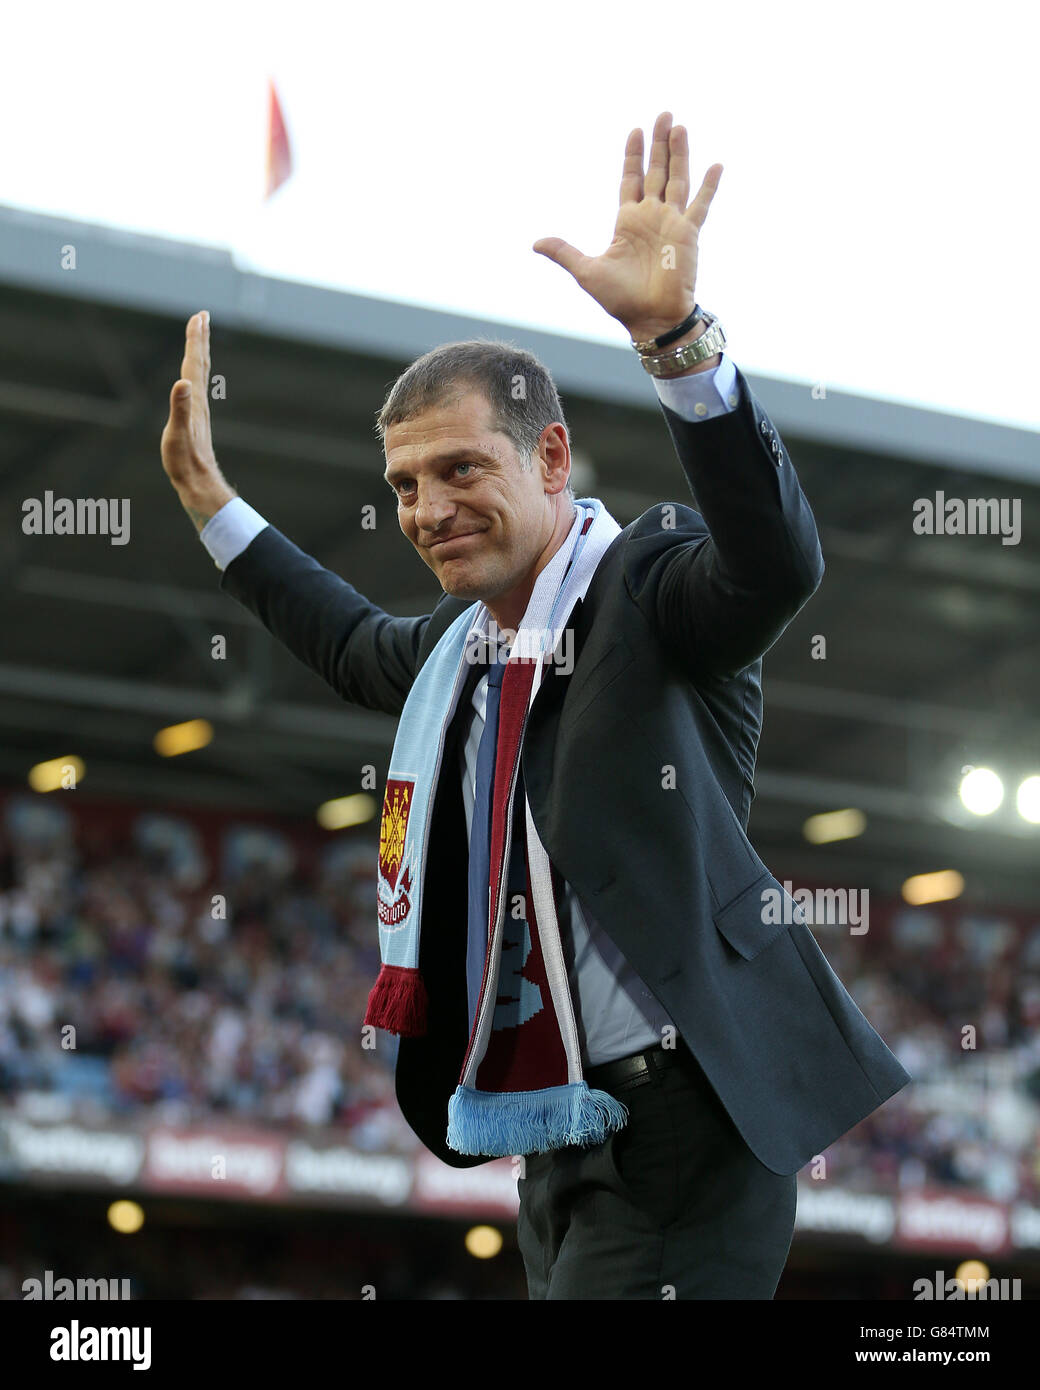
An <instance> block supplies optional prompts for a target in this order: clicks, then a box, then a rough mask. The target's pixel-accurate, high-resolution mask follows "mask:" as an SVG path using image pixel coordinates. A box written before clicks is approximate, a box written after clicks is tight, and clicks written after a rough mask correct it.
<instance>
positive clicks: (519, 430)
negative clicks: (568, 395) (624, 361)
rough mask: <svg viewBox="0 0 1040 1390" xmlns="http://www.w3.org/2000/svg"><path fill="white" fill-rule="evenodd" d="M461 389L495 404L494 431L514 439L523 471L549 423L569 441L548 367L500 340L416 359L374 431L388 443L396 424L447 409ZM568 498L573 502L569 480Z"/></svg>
mask: <svg viewBox="0 0 1040 1390" xmlns="http://www.w3.org/2000/svg"><path fill="white" fill-rule="evenodd" d="M460 386H461V387H469V388H471V389H474V388H475V389H476V390H478V391H480V392H481V393H482V394H483V396H484V397H485V398H486V400H487V401H488V402H489V404H490V406H491V419H492V428H493V429H496V430H498V431H499V432H500V433H502V434H504V435H505V436H506V437H507V438H508V439H509V441H510V442H511V443H512V445H513V447H514V448H515V449H516V452H517V453H518V454H519V456H520V461H521V466H522V467H523V468H525V469H529V468H530V467H531V455H532V454H533V453H534V451H535V449H536V448H537V447H538V441H539V439H540V438H541V435H542V431H543V430H544V429H545V427H546V425H552V424H555V423H559V424H561V425H563V427H564V429H565V430H567V441H568V443H569V442H570V430H569V429H568V428H567V421H566V420H565V419H564V415H563V406H562V405H561V403H560V397H559V393H558V392H557V390H556V385H555V383H554V382H553V379H552V377H551V376H550V374H549V369H548V368H547V367H546V366H544V365H543V364H542V363H541V362H539V360H538V358H537V357H535V355H534V353H531V352H528V351H527V350H526V349H525V348H521V347H516V346H515V344H513V343H508V342H505V341H503V340H502V339H498V338H470V339H468V340H467V341H465V342H461V343H444V344H443V345H442V346H441V347H436V348H433V349H432V350H431V351H430V352H427V353H424V354H423V356H422V357H418V358H416V360H415V361H414V362H413V363H412V365H411V366H410V367H408V368H407V370H405V371H404V372H402V373H401V375H400V376H399V377H398V378H397V380H396V381H395V382H394V384H393V386H392V387H391V388H390V390H389V392H388V394H387V397H386V400H385V401H384V402H383V405H382V407H381V409H380V410H379V413H378V417H377V419H376V426H375V428H376V432H377V434H378V435H379V438H380V441H382V442H384V443H385V439H386V432H387V430H388V429H390V427H391V426H392V425H399V424H401V423H403V422H404V421H406V420H413V419H414V418H415V417H416V416H417V415H422V414H423V413H424V412H425V411H427V410H432V409H435V408H436V407H437V406H440V405H443V404H444V403H445V401H446V400H447V399H448V398H449V397H450V396H451V395H452V394H453V393H454V392H455V390H456V389H457V388H458V387H460ZM564 495H565V496H566V497H568V498H569V499H570V500H571V501H572V502H573V501H574V489H573V488H572V487H571V481H570V479H569V478H568V479H567V486H566V488H565V489H564Z"/></svg>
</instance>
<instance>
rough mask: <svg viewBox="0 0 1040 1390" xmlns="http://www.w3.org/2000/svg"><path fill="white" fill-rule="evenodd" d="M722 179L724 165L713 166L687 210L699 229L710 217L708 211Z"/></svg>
mask: <svg viewBox="0 0 1040 1390" xmlns="http://www.w3.org/2000/svg"><path fill="white" fill-rule="evenodd" d="M721 178H722V165H721V164H713V165H712V166H711V168H710V169H709V170H708V172H707V173H706V174H705V175H704V181H703V183H702V184H701V186H700V188H699V189H698V190H697V196H696V198H694V200H693V202H692V203H691V204H690V206H689V207H688V208H687V209H686V216H687V217H688V218H689V220H690V221H691V222H693V223H694V224H695V225H696V226H698V227H702V226H703V225H704V219H705V218H706V217H707V215H708V209H709V207H711V200H712V198H714V197H715V190H716V189H717V188H718V186H719V179H721Z"/></svg>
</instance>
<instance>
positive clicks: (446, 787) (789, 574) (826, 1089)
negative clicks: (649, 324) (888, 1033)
mask: <svg viewBox="0 0 1040 1390" xmlns="http://www.w3.org/2000/svg"><path fill="white" fill-rule="evenodd" d="M737 379H738V389H739V393H740V399H739V404H738V406H737V408H736V409H735V410H733V411H732V412H731V413H729V414H727V415H723V416H720V417H717V418H713V419H708V420H703V421H697V422H689V421H684V420H682V419H681V418H680V417H679V416H677V415H676V414H675V413H674V412H672V411H671V410H669V409H668V408H667V407H666V406H663V405H662V410H663V411H664V414H665V418H666V421H667V424H668V428H669V430H670V432H671V435H672V440H673V442H674V445H675V449H676V453H677V455H678V458H679V462H680V464H681V465H682V468H683V471H684V473H685V475H686V479H687V482H688V484H689V486H690V489H691V491H692V493H693V496H694V500H695V501H696V503H697V506H698V509H699V510H698V511H694V510H693V509H692V508H690V507H688V506H685V505H683V504H681V503H662V504H661V505H660V506H656V507H651V508H650V509H649V510H648V511H646V512H644V513H643V515H642V516H641V517H639V519H638V520H637V521H634V522H632V524H631V525H629V526H626V527H625V528H624V530H623V531H622V532H621V534H620V535H619V536H618V537H617V538H616V539H615V540H614V542H613V543H612V545H611V546H610V548H609V549H608V550H607V552H606V554H605V555H604V557H603V559H602V561H601V562H600V565H599V567H598V569H597V571H596V574H595V576H594V578H593V581H592V583H591V585H590V587H589V590H588V592H587V594H586V597H585V601H584V602H583V603H581V604H580V605H579V606H578V608H577V610H576V611H575V613H574V615H573V617H572V620H571V626H572V628H573V629H574V646H573V652H574V655H575V664H574V668H573V670H572V671H571V672H570V673H569V674H567V675H564V674H561V669H560V666H561V664H562V663H561V664H553V665H550V666H549V667H548V669H547V672H546V675H545V677H544V679H543V682H542V687H541V689H540V690H539V692H538V694H537V696H536V698H535V701H534V704H533V706H532V708H531V711H530V715H529V719H528V725H527V729H526V731H525V734H524V744H523V752H522V760H523V773H524V778H525V785H526V788H527V794H528V797H529V799H530V803H531V812H532V815H533V817H534V821H535V824H536V826H537V828H538V833H539V836H540V837H541V840H542V843H543V845H544V846H545V849H546V852H547V854H548V855H549V858H550V859H551V861H552V863H553V864H554V865H555V867H556V868H557V869H558V870H559V872H560V874H562V876H563V878H564V879H565V880H567V881H568V882H569V883H570V884H571V886H572V887H573V889H574V891H575V892H576V893H577V894H578V896H579V898H580V899H581V900H582V902H583V903H584V904H587V906H588V909H589V911H590V912H591V913H592V915H593V916H594V917H595V919H596V920H597V922H598V923H599V924H600V925H601V926H602V927H603V929H604V930H605V931H606V932H607V934H608V935H609V936H610V938H611V939H612V940H613V941H614V942H615V943H616V945H617V946H618V948H619V950H620V951H621V952H622V954H623V955H624V956H625V957H626V959H627V960H629V961H630V962H631V964H632V965H633V967H634V968H635V970H636V971H637V972H638V974H639V975H640V976H641V977H642V979H643V980H644V981H645V982H646V985H647V988H648V989H650V990H651V991H652V992H653V994H654V995H655V996H656V997H657V998H658V999H659V1000H660V1002H661V1004H662V1005H663V1007H664V1008H665V1010H666V1011H667V1013H668V1015H669V1016H670V1017H671V1018H672V1019H673V1020H674V1022H675V1024H676V1026H677V1028H678V1030H679V1033H680V1035H681V1036H682V1037H683V1039H684V1040H685V1041H686V1043H687V1045H688V1046H689V1047H690V1049H691V1051H692V1052H693V1053H694V1055H695V1056H696V1058H697V1060H698V1062H699V1063H700V1065H701V1066H702V1067H703V1069H704V1071H705V1073H706V1074H707V1076H708V1079H709V1080H710V1082H711V1084H712V1085H713V1087H714V1088H715V1090H716V1091H717V1092H718V1095H719V1097H720V1098H721V1100H722V1103H723V1105H724V1106H725V1107H726V1109H727V1111H728V1112H729V1114H730V1115H731V1117H732V1119H733V1121H734V1123H735V1124H736V1126H737V1128H738V1130H739V1131H740V1133H741V1134H742V1135H743V1137H744V1139H745V1141H746V1142H747V1144H748V1146H749V1147H750V1149H751V1150H752V1152H753V1153H754V1154H755V1155H756V1157H757V1158H758V1159H759V1160H760V1161H761V1162H762V1163H763V1164H764V1165H765V1166H766V1167H767V1168H769V1169H770V1170H771V1171H773V1172H775V1173H781V1174H790V1173H794V1172H796V1171H797V1170H798V1169H799V1168H801V1167H803V1166H804V1165H805V1164H806V1163H808V1162H809V1161H810V1159H812V1158H813V1157H814V1155H816V1154H819V1153H820V1152H822V1150H824V1149H825V1148H826V1147H827V1146H828V1145H829V1144H831V1143H833V1141H834V1140H836V1139H838V1138H839V1137H840V1136H841V1135H843V1134H845V1133H846V1132H847V1131H848V1130H849V1129H851V1128H852V1126H853V1125H855V1124H857V1123H858V1122H859V1121H860V1120H862V1119H863V1118H864V1117H865V1116H867V1115H869V1114H870V1113H871V1112H872V1111H873V1110H876V1109H877V1108H878V1106H880V1105H881V1104H883V1102H884V1101H886V1100H887V1099H888V1098H889V1097H890V1096H892V1095H893V1094H894V1093H895V1092H896V1091H898V1090H900V1089H901V1088H902V1087H903V1086H905V1085H906V1083H907V1082H908V1081H909V1080H910V1076H909V1074H908V1073H907V1072H906V1071H905V1070H904V1068H903V1067H902V1066H901V1065H900V1063H899V1062H898V1061H897V1060H896V1058H895V1057H894V1056H893V1054H892V1053H891V1052H890V1051H889V1049H888V1048H887V1047H886V1045H885V1043H884V1042H883V1041H882V1039H881V1038H880V1037H879V1036H878V1034H877V1033H876V1032H875V1030H874V1029H873V1028H872V1027H871V1025H870V1024H869V1023H868V1022H867V1020H866V1019H865V1018H864V1016H863V1014H862V1013H861V1012H860V1010H859V1009H858V1008H857V1007H856V1005H855V1003H854V1002H853V1001H852V999H851V997H850V996H849V994H848V993H847V991H846V990H845V988H844V987H843V985H842V984H841V982H840V980H839V979H838V978H837V976H836V975H835V973H834V971H833V970H832V969H831V967H830V965H829V964H828V962H827V960H826V958H825V957H824V955H823V952H822V951H821V950H820V948H819V946H818V945H817V943H816V940H815V938H814V937H813V934H812V932H811V931H810V930H809V928H808V926H807V925H806V924H805V919H804V914H803V913H802V911H801V909H800V908H799V907H798V906H797V905H796V904H795V903H794V902H793V901H792V900H791V898H790V897H789V896H788V895H786V894H783V889H782V887H781V885H780V883H779V882H778V880H777V879H776V878H774V877H773V875H772V874H771V873H770V871H769V870H768V869H767V867H766V866H765V864H764V863H763V862H762V860H761V859H760V858H759V857H758V855H757V854H756V853H755V850H754V849H753V847H752V845H751V843H750V841H749V840H748V838H747V835H746V833H745V832H746V829H747V823H748V812H749V810H750V806H751V800H752V797H753V796H754V787H753V777H754V770H755V757H756V752H757V748H758V739H759V733H760V730H761V723H762V686H761V673H762V660H761V658H762V654H763V653H764V652H765V651H767V650H768V648H769V647H771V646H772V644H773V643H774V642H775V641H776V640H777V638H778V637H779V636H780V634H781V633H782V632H783V631H784V628H785V627H786V626H787V624H788V623H789V622H790V621H791V619H792V618H793V617H794V615H795V614H796V613H797V612H798V611H799V609H800V608H801V607H802V606H803V605H804V604H805V602H806V601H807V599H808V598H809V597H810V596H811V595H812V594H813V593H814V591H815V590H816V588H817V587H818V586H819V583H820V580H821V578H822V576H823V570H824V565H823V558H822V555H821V553H820V544H819V538H818V536H817V532H816V526H815V523H814V521H813V517H812V513H811V511H810V509H809V505H808V503H807V501H806V499H805V496H804V494H803V493H802V490H801V487H800V485H799V483H798V479H797V477H796V475H795V471H794V468H793V467H792V465H791V460H790V457H789V456H788V454H787V451H786V449H785V448H784V446H783V444H782V442H781V441H780V438H779V436H778V434H777V432H776V430H775V428H774V427H773V425H772V423H771V421H770V420H769V418H768V416H767V415H766V413H765V411H764V410H763V409H762V406H761V404H760V403H759V401H758V400H757V398H756V397H755V395H754V394H753V392H752V391H751V390H750V387H749V386H748V383H747V381H746V379H745V377H744V376H743V374H742V373H740V372H739V371H738V373H737ZM221 587H222V588H223V589H225V590H226V591H227V592H228V593H230V594H232V595H234V597H235V598H236V599H238V600H239V601H240V602H241V603H243V604H244V605H245V606H246V607H247V608H249V609H250V610H251V611H252V612H253V613H255V614H256V615H257V616H258V617H259V618H260V620H261V622H263V623H264V624H265V626H266V627H267V628H268V629H269V630H270V631H271V632H272V633H273V634H274V636H275V637H277V638H278V639H279V640H280V641H281V642H283V643H284V644H285V645H286V646H287V647H289V649H290V650H291V651H293V652H294V653H295V654H296V656H297V657H299V659H300V660H301V661H303V662H305V663H306V665H308V666H309V667H310V668H311V669H312V670H314V671H316V672H317V673H318V674H319V675H320V676H322V677H323V678H324V679H325V680H326V681H327V682H328V683H329V684H330V685H331V686H332V688H333V689H334V690H336V691H337V692H338V693H339V694H340V695H341V696H342V697H343V698H344V699H345V700H348V701H350V702H352V703H355V704H358V705H363V706H365V707H366V708H370V709H378V710H384V711H387V712H389V713H391V714H399V713H400V711H401V709H402V707H403V705H404V701H405V697H406V696H407V694H408V691H409V688H410V687H411V684H412V682H413V680H414V678H415V675H416V673H417V672H418V670H419V669H420V668H421V666H422V664H423V662H424V661H425V660H426V658H427V656H429V654H430V652H431V650H432V648H433V646H434V645H435V643H436V642H437V640H438V638H439V637H440V636H441V635H442V634H443V633H444V631H445V630H446V629H447V627H448V626H449V624H450V623H451V622H453V621H454V619H455V618H456V617H457V616H458V615H459V614H460V613H461V612H462V611H463V610H464V609H465V608H467V607H468V606H469V604H467V603H465V602H463V601H462V600H459V599H454V598H452V597H450V596H449V595H446V594H445V595H443V596H442V597H441V599H440V600H439V602H438V603H437V604H436V606H435V608H434V610H433V612H432V613H431V614H428V615H426V616H424V617H421V618H394V617H391V616H390V615H389V614H387V613H385V612H384V611H383V610H382V609H380V608H378V607H377V606H376V605H375V604H373V603H371V602H370V601H369V600H368V599H366V598H365V597H364V596H363V595H361V594H359V593H358V592H357V591H356V590H355V589H354V588H352V587H351V586H350V585H349V584H347V583H345V582H344V581H343V580H342V579H340V578H338V577H337V576H336V575H334V574H331V573H330V572H329V571H327V570H325V569H323V568H322V567H321V566H320V565H319V564H318V563H317V562H316V561H315V560H313V559H311V558H310V557H309V556H307V555H305V554H304V553H303V552H302V551H301V550H299V549H298V548H297V547H296V546H295V545H293V543H292V542H291V541H289V540H288V539H287V538H286V537H285V536H283V535H282V534H281V533H280V532H278V531H277V530H275V529H274V528H273V527H268V528H267V529H266V530H265V531H262V532H261V533H260V534H259V535H258V536H257V537H256V538H255V539H254V540H253V541H252V543H251V544H250V545H249V546H248V547H247V549H246V550H245V551H244V552H243V553H242V554H241V555H240V556H238V557H237V558H236V559H235V560H233V561H232V562H231V564H230V565H228V567H227V569H226V570H225V572H224V574H223V576H222V579H221ZM562 654H564V653H562V652H561V655H562ZM478 675H479V667H476V666H474V668H473V673H472V675H471V677H470V682H469V685H468V686H467V694H468V691H469V689H470V688H471V687H472V685H473V684H474V683H475V680H476V678H477V677H478ZM467 707H468V699H464V700H463V701H460V705H459V711H460V715H459V716H457V717H456V718H455V720H454V721H453V724H452V727H451V729H450V731H449V736H448V739H447V742H446V746H445V749H444V755H443V761H442V768H443V770H444V775H442V776H441V778H440V783H439V786H438V789H437V793H436V801H435V806H434V813H433V819H432V827H431V835H430V843H429V848H428V860H427V862H428V869H427V875H428V877H427V882H426V886H425V890H424V897H423V921H422V924H421V925H422V932H421V947H420V962H419V963H420V969H421V971H422V973H423V977H424V980H425V982H426V986H427V990H428V992H429V997H430V1014H429V1032H428V1034H427V1035H426V1036H425V1037H422V1038H402V1039H401V1042H400V1046H399V1051H398V1059H397V1068H396V1092H397V1098H398V1101H399V1103H400V1105H401V1109H402V1111H403V1113H404V1116H405V1118H406V1119H407V1121H408V1123H409V1124H410V1125H411V1127H412V1129H413V1130H414V1132H415V1133H416V1134H417V1135H418V1136H419V1138H420V1139H422V1141H423V1143H424V1144H425V1145H426V1146H427V1147H428V1148H429V1149H431V1150H432V1151H433V1152H434V1153H436V1154H437V1155H438V1156H439V1157H440V1158H441V1159H443V1160H444V1161H445V1162H446V1163H449V1164H451V1165H452V1166H454V1167H460V1168H461V1167H470V1166H472V1165H474V1164H478V1163H484V1162H487V1161H488V1160H487V1159H485V1158H477V1157H466V1156H464V1155H461V1154H457V1153H455V1152H454V1151H452V1150H450V1149H448V1148H446V1146H445V1142H444V1140H445V1131H446V1128H447V1105H448V1098H449V1096H450V1095H451V1094H452V1092H453V1091H454V1089H455V1087H456V1085H457V1083H458V1077H459V1072H460V1070H461V1066H462V1059H463V1055H464V1053H465V1049H466V1043H467V1038H468V1015H467V1002H466V979H465V937H466V918H467V850H466V845H467V837H466V827H465V820H464V813H463V804H462V791H461V785H460V777H459V773H458V739H459V737H460V736H461V735H462V733H463V727H464V722H465V721H464V719H463V718H462V717H461V716H462V715H463V714H464V712H465V710H466V709H467ZM766 890H773V891H774V892H775V893H779V894H783V900H784V903H785V906H786V908H787V912H786V913H785V914H784V915H785V917H786V918H791V917H793V918H794V920H793V921H790V920H789V921H787V922H786V924H785V923H780V924H769V923H767V922H764V921H763V916H764V913H763V898H762V894H763V892H764V891H766ZM373 910H374V904H373ZM373 923H374V915H373ZM373 930H374V925H373ZM345 1022H347V1021H346V1020H345Z"/></svg>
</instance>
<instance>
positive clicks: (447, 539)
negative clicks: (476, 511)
mask: <svg viewBox="0 0 1040 1390" xmlns="http://www.w3.org/2000/svg"><path fill="white" fill-rule="evenodd" d="M479 535H480V532H479V531H462V532H460V533H459V535H457V536H443V537H442V538H441V539H440V540H439V541H433V542H432V544H431V545H430V549H431V550H438V549H440V547H441V546H442V545H451V544H453V543H454V542H455V541H464V540H468V539H469V537H470V536H479Z"/></svg>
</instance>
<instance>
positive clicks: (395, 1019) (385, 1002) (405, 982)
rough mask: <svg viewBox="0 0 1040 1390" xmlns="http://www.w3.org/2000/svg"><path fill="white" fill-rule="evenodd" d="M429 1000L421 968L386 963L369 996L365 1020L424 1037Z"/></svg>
mask: <svg viewBox="0 0 1040 1390" xmlns="http://www.w3.org/2000/svg"><path fill="white" fill-rule="evenodd" d="M428 1007H429V999H428V997H427V994H426V985H425V984H424V983H423V977H422V976H421V975H420V974H419V972H418V970H414V969H411V968H410V967H409V966H405V965H383V966H381V967H380V970H379V975H378V977H377V978H376V982H375V984H374V985H373V986H372V989H371V991H370V992H369V996H368V1008H367V1009H366V1010H365V1020H364V1021H365V1023H368V1024H372V1025H374V1026H375V1027H376V1028H383V1029H385V1030H386V1032H388V1033H399V1034H400V1035H401V1037H405V1038H421V1037H422V1036H423V1035H424V1034H425V1032H426V1016H427V1011H428Z"/></svg>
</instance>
